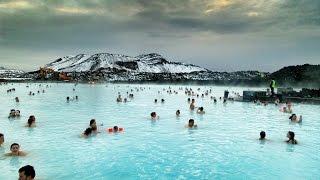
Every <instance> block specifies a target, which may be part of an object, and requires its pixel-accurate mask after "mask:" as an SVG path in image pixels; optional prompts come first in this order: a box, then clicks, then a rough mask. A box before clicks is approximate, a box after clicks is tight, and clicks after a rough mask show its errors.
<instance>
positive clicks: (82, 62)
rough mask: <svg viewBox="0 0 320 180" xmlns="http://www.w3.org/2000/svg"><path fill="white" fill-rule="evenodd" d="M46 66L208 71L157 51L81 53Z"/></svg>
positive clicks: (73, 69)
mask: <svg viewBox="0 0 320 180" xmlns="http://www.w3.org/2000/svg"><path fill="white" fill-rule="evenodd" d="M45 67H46V68H52V69H53V70H55V71H59V72H94V71H100V70H107V71H110V72H119V71H122V72H132V73H192V72H207V71H208V70H207V69H205V68H201V67H199V66H196V65H192V64H184V63H180V62H170V61H167V60H166V59H165V58H164V57H162V56H161V55H159V54H156V53H152V54H144V55H140V56H136V57H131V56H125V55H120V54H110V53H98V54H93V55H88V54H79V55H76V56H65V57H63V58H59V59H57V60H55V61H54V62H52V63H49V64H47V65H46V66H45Z"/></svg>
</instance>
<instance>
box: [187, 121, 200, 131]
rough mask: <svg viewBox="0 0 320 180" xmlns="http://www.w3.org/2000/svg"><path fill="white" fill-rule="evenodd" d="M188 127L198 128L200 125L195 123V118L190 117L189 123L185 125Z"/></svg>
mask: <svg viewBox="0 0 320 180" xmlns="http://www.w3.org/2000/svg"><path fill="white" fill-rule="evenodd" d="M185 127H186V128H190V129H191V128H197V127H198V126H197V125H196V124H194V119H189V122H188V125H186V126H185Z"/></svg>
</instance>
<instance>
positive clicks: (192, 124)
mask: <svg viewBox="0 0 320 180" xmlns="http://www.w3.org/2000/svg"><path fill="white" fill-rule="evenodd" d="M188 126H189V127H193V126H194V119H189V122H188Z"/></svg>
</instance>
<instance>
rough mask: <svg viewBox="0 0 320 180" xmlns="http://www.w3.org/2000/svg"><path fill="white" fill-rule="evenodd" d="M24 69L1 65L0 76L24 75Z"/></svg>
mask: <svg viewBox="0 0 320 180" xmlns="http://www.w3.org/2000/svg"><path fill="white" fill-rule="evenodd" d="M23 73H24V71H21V70H16V69H7V68H4V67H0V78H11V77H17V76H19V75H22V74H23Z"/></svg>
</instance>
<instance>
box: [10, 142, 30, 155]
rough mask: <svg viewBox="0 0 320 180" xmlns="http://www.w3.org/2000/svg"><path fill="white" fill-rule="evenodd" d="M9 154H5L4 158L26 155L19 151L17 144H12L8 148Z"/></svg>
mask: <svg viewBox="0 0 320 180" xmlns="http://www.w3.org/2000/svg"><path fill="white" fill-rule="evenodd" d="M10 151H11V152H10V153H7V154H5V155H6V156H26V155H27V153H25V152H23V151H20V145H19V144H18V143H13V144H11V146H10Z"/></svg>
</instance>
